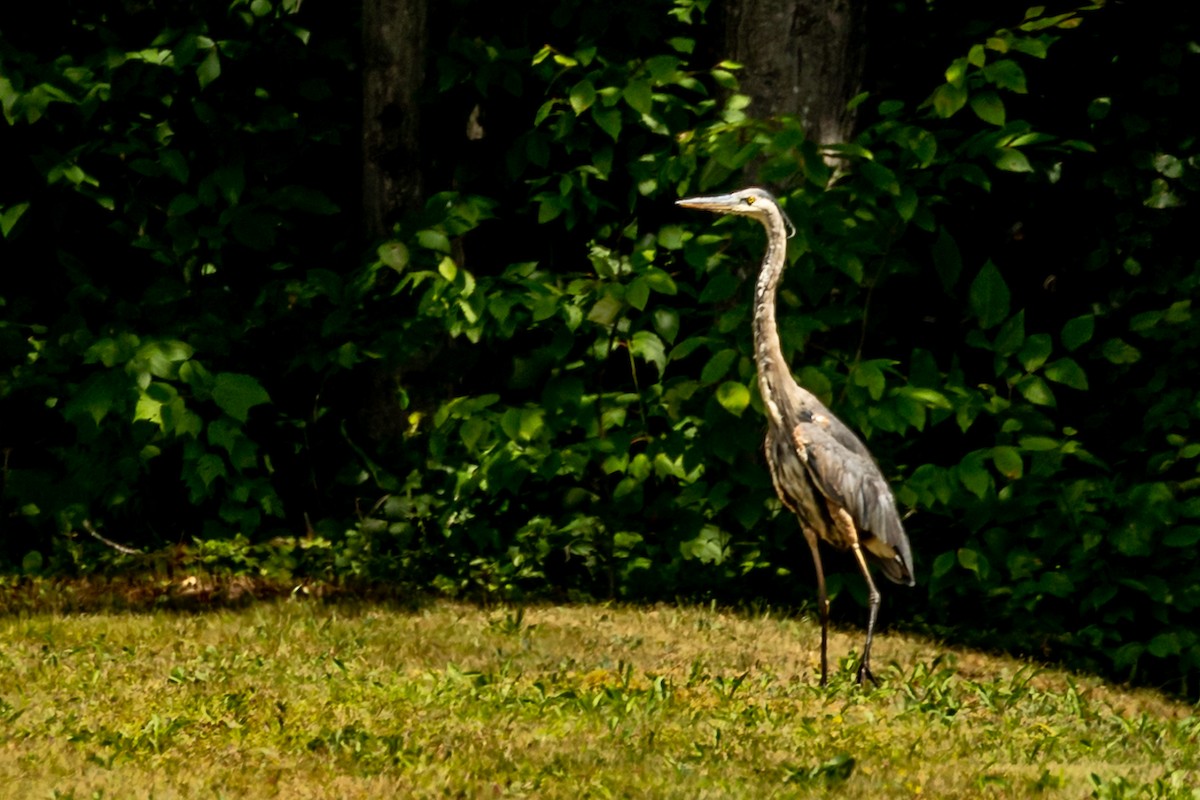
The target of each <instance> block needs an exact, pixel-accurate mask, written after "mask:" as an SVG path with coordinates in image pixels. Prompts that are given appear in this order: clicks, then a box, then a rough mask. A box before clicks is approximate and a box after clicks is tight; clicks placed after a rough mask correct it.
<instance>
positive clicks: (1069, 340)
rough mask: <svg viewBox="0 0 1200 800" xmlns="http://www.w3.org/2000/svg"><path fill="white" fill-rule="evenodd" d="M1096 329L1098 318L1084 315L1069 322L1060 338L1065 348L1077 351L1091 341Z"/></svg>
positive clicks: (1064, 326)
mask: <svg viewBox="0 0 1200 800" xmlns="http://www.w3.org/2000/svg"><path fill="white" fill-rule="evenodd" d="M1095 329H1096V318H1095V317H1094V316H1092V315H1091V314H1084V315H1083V316H1081V317H1075V318H1074V319H1071V320H1067V323H1066V324H1065V325H1063V328H1062V333H1061V334H1059V338H1060V339H1061V340H1062V343H1063V347H1065V348H1067V349H1068V350H1075V349H1077V348H1079V347H1081V346H1083V345H1085V344H1087V343H1088V342H1089V341H1091V339H1092V333H1093V332H1094V331H1095Z"/></svg>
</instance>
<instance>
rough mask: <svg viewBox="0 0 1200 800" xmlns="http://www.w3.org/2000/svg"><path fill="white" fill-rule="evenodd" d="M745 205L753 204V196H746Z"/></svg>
mask: <svg viewBox="0 0 1200 800" xmlns="http://www.w3.org/2000/svg"><path fill="white" fill-rule="evenodd" d="M746 205H750V206H752V205H754V198H753V197H747V198H746Z"/></svg>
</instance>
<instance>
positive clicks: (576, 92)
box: [567, 78, 596, 116]
mask: <svg viewBox="0 0 1200 800" xmlns="http://www.w3.org/2000/svg"><path fill="white" fill-rule="evenodd" d="M567 98H568V99H569V100H570V101H571V108H573V109H575V116H579V115H580V114H582V113H583V112H584V111H587V110H588V109H589V108H591V106H592V104H593V103H595V102H596V87H595V86H593V85H592V82H591V81H589V80H588V79H587V78H584V79H583V80H581V81H580V82H579V83H577V84H575V85H574V86H572V87H571V90H570V91H569V92H568V93H567Z"/></svg>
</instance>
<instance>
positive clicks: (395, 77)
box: [362, 0, 428, 239]
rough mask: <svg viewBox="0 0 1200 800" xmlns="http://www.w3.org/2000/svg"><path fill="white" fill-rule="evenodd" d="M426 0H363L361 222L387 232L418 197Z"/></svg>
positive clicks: (373, 233)
mask: <svg viewBox="0 0 1200 800" xmlns="http://www.w3.org/2000/svg"><path fill="white" fill-rule="evenodd" d="M427 16H428V0H363V16H362V24H363V32H362V42H363V62H364V63H363V136H362V144H363V186H362V191H363V197H362V199H363V225H364V229H365V233H366V235H367V237H368V238H369V239H379V238H382V237H384V236H386V235H387V233H388V232H389V230H390V225H391V222H392V221H393V220H394V218H395V216H396V215H397V214H398V213H402V212H404V211H408V210H412V209H415V208H419V207H420V205H421V203H422V201H423V186H422V179H421V161H420V122H421V117H420V113H419V109H418V107H417V92H418V91H419V90H420V88H421V83H422V82H423V81H424V79H425V42H426V18H427Z"/></svg>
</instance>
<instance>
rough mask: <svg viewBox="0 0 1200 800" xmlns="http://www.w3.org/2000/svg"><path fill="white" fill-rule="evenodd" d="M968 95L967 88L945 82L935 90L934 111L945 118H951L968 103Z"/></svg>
mask: <svg viewBox="0 0 1200 800" xmlns="http://www.w3.org/2000/svg"><path fill="white" fill-rule="evenodd" d="M967 97H968V95H967V90H966V89H965V88H963V87H961V86H955V85H954V84H952V83H943V84H942V85H941V86H939V87H938V88H937V89H935V90H934V92H933V97H932V98H931V99H932V101H933V112H934V113H935V114H937V115H938V116H939V117H941V118H943V119H949V118H950V117H952V116H954V115H955V114H957V113H958V112H959V111H961V110H962V108H963V106H965V105H966V104H967Z"/></svg>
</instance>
